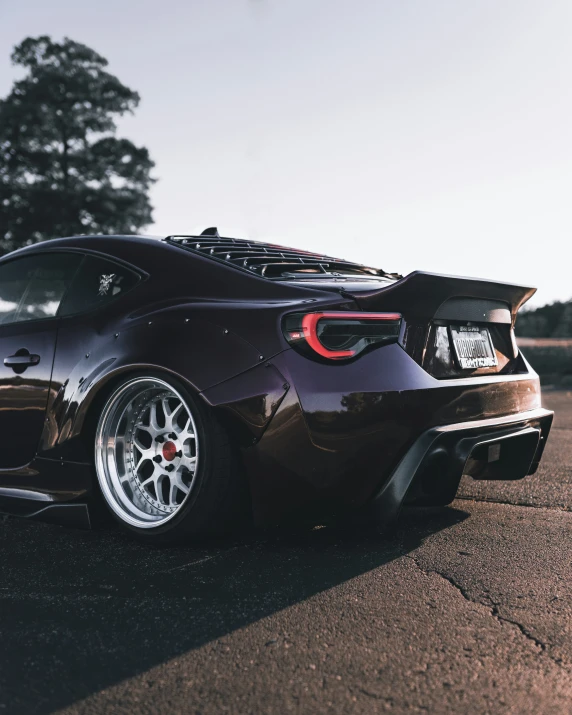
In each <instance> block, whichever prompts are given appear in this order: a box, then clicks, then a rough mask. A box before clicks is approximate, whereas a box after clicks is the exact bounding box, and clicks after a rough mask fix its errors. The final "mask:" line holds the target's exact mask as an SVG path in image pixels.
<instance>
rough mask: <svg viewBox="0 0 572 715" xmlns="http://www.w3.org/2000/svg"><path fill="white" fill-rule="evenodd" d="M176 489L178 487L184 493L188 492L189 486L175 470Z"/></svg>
mask: <svg viewBox="0 0 572 715" xmlns="http://www.w3.org/2000/svg"><path fill="white" fill-rule="evenodd" d="M177 489H180V490H181V491H182V492H183V493H184V494H188V493H189V492H190V490H191V487H190V486H188V485H187V484H185V482H184V481H183V478H182V476H181V475H180V474H179V473H178V472H177Z"/></svg>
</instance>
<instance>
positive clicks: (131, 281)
mask: <svg viewBox="0 0 572 715" xmlns="http://www.w3.org/2000/svg"><path fill="white" fill-rule="evenodd" d="M138 281H139V276H138V275H137V273H135V272H133V271H131V270H129V268H125V267H124V266H121V265H119V264H118V263H114V262H113V261H108V260H107V259H105V258H98V257H97V256H85V257H84V259H83V262H82V264H81V266H80V268H79V270H78V272H77V274H76V276H75V278H74V279H73V281H72V284H71V286H70V288H69V290H68V292H67V294H66V297H65V299H64V301H63V303H62V305H61V308H60V311H59V315H60V316H61V315H74V314H75V313H83V312H85V311H88V310H95V309H96V308H99V306H100V305H104V304H105V303H108V302H109V301H111V300H113V299H114V298H117V297H118V296H120V295H123V294H124V293H126V292H127V291H128V290H130V289H131V288H133V286H135V284H136V283H137V282H138Z"/></svg>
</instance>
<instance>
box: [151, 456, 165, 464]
mask: <svg viewBox="0 0 572 715" xmlns="http://www.w3.org/2000/svg"><path fill="white" fill-rule="evenodd" d="M153 461H154V462H157V464H159V462H161V461H163V457H161V455H160V454H157V455H156V456H155V457H153Z"/></svg>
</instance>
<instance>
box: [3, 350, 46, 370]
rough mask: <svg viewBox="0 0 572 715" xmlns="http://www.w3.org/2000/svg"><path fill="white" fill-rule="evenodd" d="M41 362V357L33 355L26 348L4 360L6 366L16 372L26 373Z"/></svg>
mask: <svg viewBox="0 0 572 715" xmlns="http://www.w3.org/2000/svg"><path fill="white" fill-rule="evenodd" d="M39 362H40V356H39V355H33V354H31V353H30V352H29V351H28V350H26V349H25V348H22V349H21V350H17V351H16V352H15V353H14V355H9V356H8V357H6V358H4V365H6V367H11V368H12V369H13V370H14V372H24V370H25V369H26V368H28V367H30V366H31V365H37V364H38V363H39Z"/></svg>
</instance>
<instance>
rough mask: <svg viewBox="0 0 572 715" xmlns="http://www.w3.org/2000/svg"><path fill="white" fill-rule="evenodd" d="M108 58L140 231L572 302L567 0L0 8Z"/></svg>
mask: <svg viewBox="0 0 572 715" xmlns="http://www.w3.org/2000/svg"><path fill="white" fill-rule="evenodd" d="M40 34H49V35H52V36H53V37H54V38H58V39H59V38H61V37H63V36H64V35H67V36H69V37H71V38H72V39H74V40H77V41H80V42H84V43H85V44H87V45H90V46H92V47H93V48H94V49H96V50H97V51H98V52H100V53H101V54H103V55H104V56H105V57H107V58H108V60H109V62H110V66H109V69H110V71H111V72H113V73H114V74H116V75H117V76H118V77H119V78H120V79H121V80H122V81H123V82H124V83H125V84H127V85H129V86H130V87H132V88H133V89H136V90H137V91H138V92H139V93H140V94H141V96H142V102H141V105H140V107H139V109H138V111H137V113H136V114H135V116H134V117H129V118H126V119H124V120H122V121H121V123H120V132H121V133H122V134H124V135H125V136H128V137H129V138H131V139H133V140H134V141H135V142H137V143H141V144H144V145H145V146H147V147H148V148H149V150H150V152H151V156H152V157H153V159H154V160H155V162H156V169H155V176H156V177H157V178H158V179H159V181H158V183H157V184H156V186H155V187H154V188H153V192H152V203H153V205H154V207H155V212H154V217H155V224H154V225H153V226H150V227H148V229H147V232H148V233H158V234H169V233H194V232H197V231H200V230H202V229H203V228H205V227H207V226H211V225H217V226H218V227H219V230H220V231H221V233H223V234H225V235H231V236H239V237H250V238H255V239H256V238H259V239H267V240H269V239H271V240H273V241H276V242H282V243H285V244H287V245H293V246H297V247H302V248H310V249H315V250H318V251H323V252H325V253H330V254H334V255H339V256H341V257H344V258H350V259H354V260H358V261H361V262H364V263H369V264H372V265H375V266H379V267H381V268H384V269H386V270H390V271H400V272H402V273H407V272H409V271H411V270H414V269H423V270H429V271H436V272H442V273H453V274H460V275H476V276H482V277H489V278H497V279H504V280H506V281H510V282H515V283H524V284H527V285H536V286H537V287H538V288H539V293H538V294H537V296H536V298H535V299H534V300H535V302H536V303H537V304H541V303H545V302H548V301H552V300H556V299H569V298H572V277H571V276H572V265H571V264H572V250H571V240H570V239H571V236H572V197H571V194H572V42H571V41H570V36H571V34H572V2H571V0H470V1H469V0H466V1H462V2H460V1H459V0H161V2H151V0H137V1H135V0H98V1H97V2H85V0H49V1H48V2H47V1H46V0H19V2H18V3H15V2H13V0H0V96H4V95H5V94H7V92H8V91H9V89H10V86H11V83H12V81H13V79H14V78H15V77H16V70H15V69H14V68H13V67H11V66H10V62H9V54H10V52H11V48H12V46H13V45H15V44H16V43H18V42H20V41H21V40H22V39H23V38H24V37H26V36H28V35H32V36H35V35H40Z"/></svg>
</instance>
